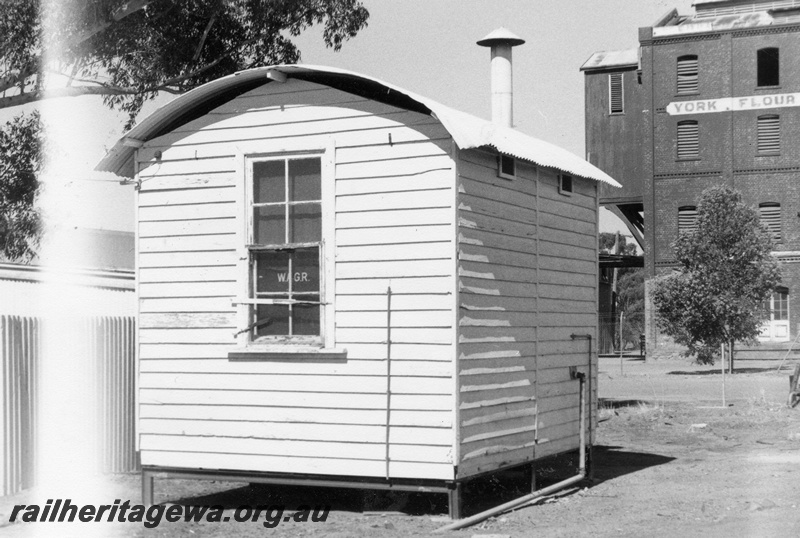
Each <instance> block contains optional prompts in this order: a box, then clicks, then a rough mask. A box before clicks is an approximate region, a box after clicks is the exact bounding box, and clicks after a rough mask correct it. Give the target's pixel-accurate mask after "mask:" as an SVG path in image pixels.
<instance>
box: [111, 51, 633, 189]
mask: <svg viewBox="0 0 800 538" xmlns="http://www.w3.org/2000/svg"><path fill="white" fill-rule="evenodd" d="M270 71H280V72H282V73H285V74H286V75H288V76H290V77H295V78H299V79H303V80H308V81H311V82H316V83H319V84H324V85H328V86H332V87H335V88H337V89H340V90H342V91H346V92H349V93H354V94H356V95H361V96H364V97H368V98H371V99H375V100H378V101H381V102H384V103H387V104H392V105H394V106H397V107H400V108H406V109H409V110H416V111H418V112H422V113H428V114H430V115H432V116H434V117H436V118H437V119H438V120H439V121H440V122H442V125H444V127H445V128H446V129H447V130H448V132H449V133H450V134H451V136H452V137H453V139H454V140H455V142H456V144H458V146H459V147H460V148H461V149H470V148H478V147H486V146H489V147H493V148H495V149H496V150H497V151H499V152H500V153H504V154H506V155H512V156H514V157H517V158H519V159H523V160H526V161H530V162H532V163H535V164H537V165H540V166H546V167H550V168H555V169H557V170H560V171H562V172H567V173H570V174H574V175H576V176H582V177H585V178H589V179H594V180H596V181H602V182H604V183H607V184H609V185H612V186H615V187H620V186H621V185H620V184H619V183H617V182H616V181H614V179H612V178H611V177H610V176H609V175H608V174H606V173H605V172H603V171H602V170H600V169H599V168H597V167H595V166H593V165H592V164H590V163H588V162H587V161H585V160H583V159H581V158H580V157H578V156H576V155H574V154H573V153H570V152H569V151H566V150H564V149H562V148H559V147H558V146H555V145H553V144H550V143H548V142H544V141H542V140H539V139H537V138H533V137H531V136H528V135H526V134H523V133H521V132H519V131H516V130H514V129H510V128H508V127H502V126H499V125H495V124H493V123H491V122H489V121H487V120H483V119H480V118H477V117H475V116H472V115H470V114H467V113H465V112H460V111H458V110H454V109H452V108H450V107H447V106H445V105H442V104H440V103H437V102H436V101H433V100H432V99H428V98H426V97H422V96H420V95H417V94H415V93H413V92H410V91H407V90H404V89H402V88H399V87H397V86H394V85H392V84H389V83H386V82H383V81H380V80H377V79H374V78H370V77H367V76H365V75H360V74H358V73H354V72H351V71H346V70H343V69H336V68H332V67H321V66H312V65H277V66H270V67H261V68H256V69H249V70H247V71H241V72H239V73H235V74H233V75H229V76H227V77H222V78H220V79H217V80H214V81H212V82H209V83H207V84H204V85H202V86H200V87H198V88H195V89H194V90H192V91H190V92H188V93H186V94H184V95H181V96H180V97H178V98H176V99H174V100H172V101H170V102H169V103H167V104H166V105H164V106H163V107H161V108H159V109H158V110H156V111H155V112H154V113H152V114H151V115H150V116H148V117H147V118H145V120H144V121H142V122H141V123H140V124H138V125H137V126H136V127H134V128H133V129H131V130H130V131H129V132H128V133H127V134H125V136H123V137H122V138H121V139H120V140H119V141H118V142H117V143H116V144H115V145H114V147H113V148H112V149H111V151H109V152H108V154H107V155H106V156H105V158H104V159H103V160H102V161H101V162H100V163H99V164H98V165H97V167H96V169H97V170H100V171H108V172H114V173H115V174H117V175H123V176H131V175H133V155H134V152H135V149H136V148H137V147H140V146H141V145H142V144H143V143H144V142H146V141H148V140H151V139H153V138H155V137H157V136H161V135H162V134H165V133H168V132H170V131H171V130H173V129H176V128H177V127H179V126H180V125H183V124H185V123H188V122H189V121H192V120H193V119H195V118H198V117H200V116H202V115H203V114H205V113H207V112H208V111H210V110H212V109H214V108H216V107H218V106H220V105H221V104H223V103H225V102H227V101H229V100H231V99H234V98H235V97H236V96H238V95H241V94H242V93H245V92H247V91H249V90H251V89H253V88H256V87H258V86H260V85H261V84H265V83H268V82H270V81H269V79H268V78H267V73H269V72H270Z"/></svg>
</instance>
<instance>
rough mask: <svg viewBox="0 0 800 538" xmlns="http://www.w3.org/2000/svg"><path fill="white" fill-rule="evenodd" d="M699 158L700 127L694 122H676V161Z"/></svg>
mask: <svg viewBox="0 0 800 538" xmlns="http://www.w3.org/2000/svg"><path fill="white" fill-rule="evenodd" d="M699 157H700V127H699V126H698V125H697V121H695V120H685V121H679V122H678V159H697V158H699Z"/></svg>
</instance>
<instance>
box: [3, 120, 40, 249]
mask: <svg viewBox="0 0 800 538" xmlns="http://www.w3.org/2000/svg"><path fill="white" fill-rule="evenodd" d="M41 132H42V129H41V121H40V118H39V114H38V113H36V112H34V113H32V114H26V115H20V116H17V117H16V118H14V119H13V120H11V121H10V122H9V123H7V124H6V125H4V126H3V127H2V128H0V254H2V255H3V256H4V257H5V258H7V259H11V260H21V261H28V260H30V259H31V258H32V257H33V256H34V255H35V253H36V248H37V247H38V238H39V230H40V226H41V224H40V218H39V214H38V213H37V211H36V210H35V208H34V207H35V201H36V195H37V193H38V191H39V181H38V180H37V174H38V173H39V170H40V169H41V166H42V140H41Z"/></svg>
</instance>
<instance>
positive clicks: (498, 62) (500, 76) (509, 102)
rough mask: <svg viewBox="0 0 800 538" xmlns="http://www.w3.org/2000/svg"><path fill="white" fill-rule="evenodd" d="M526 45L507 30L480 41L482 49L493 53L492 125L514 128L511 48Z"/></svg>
mask: <svg viewBox="0 0 800 538" xmlns="http://www.w3.org/2000/svg"><path fill="white" fill-rule="evenodd" d="M523 43H525V40H524V39H521V38H519V37H517V36H516V35H514V34H513V33H511V32H510V31H509V30H506V29H505V28H498V29H497V30H495V31H493V32H491V33H489V35H487V36H486V37H484V38H483V39H481V40H480V41H478V45H480V46H481V47H491V51H492V64H491V65H492V67H491V69H492V123H495V124H497V125H502V126H504V127H513V124H514V112H513V110H514V106H513V101H514V99H513V87H512V86H513V80H512V75H511V48H512V47H516V46H517V45H522V44H523Z"/></svg>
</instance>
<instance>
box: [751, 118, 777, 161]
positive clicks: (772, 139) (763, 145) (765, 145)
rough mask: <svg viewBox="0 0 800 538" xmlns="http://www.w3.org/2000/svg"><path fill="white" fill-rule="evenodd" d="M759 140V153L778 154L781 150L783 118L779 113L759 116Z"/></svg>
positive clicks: (757, 147)
mask: <svg viewBox="0 0 800 538" xmlns="http://www.w3.org/2000/svg"><path fill="white" fill-rule="evenodd" d="M756 127H757V130H756V133H757V136H758V141H757V145H756V149H757V151H758V153H759V154H772V155H777V154H779V153H780V152H781V118H780V116H778V115H777V114H767V115H764V116H759V117H758V123H757V126H756Z"/></svg>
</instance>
